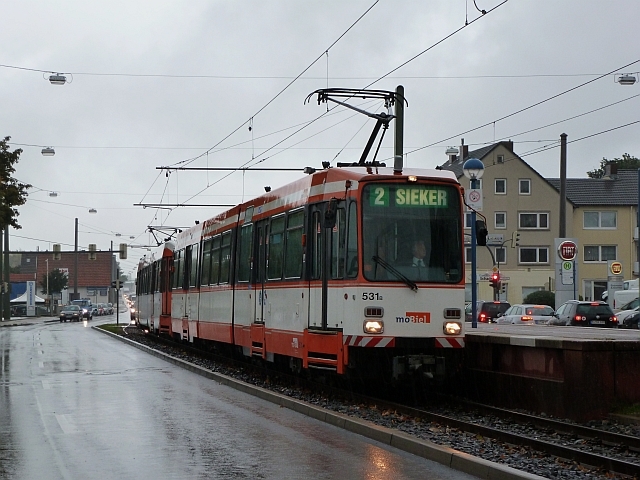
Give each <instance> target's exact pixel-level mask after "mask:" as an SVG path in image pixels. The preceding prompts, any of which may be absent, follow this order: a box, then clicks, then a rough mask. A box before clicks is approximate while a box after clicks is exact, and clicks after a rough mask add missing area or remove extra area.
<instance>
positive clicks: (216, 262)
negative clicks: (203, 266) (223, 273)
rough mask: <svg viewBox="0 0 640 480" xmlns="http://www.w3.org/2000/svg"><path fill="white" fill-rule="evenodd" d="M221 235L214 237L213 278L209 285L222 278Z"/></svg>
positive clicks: (212, 246) (212, 254)
mask: <svg viewBox="0 0 640 480" xmlns="http://www.w3.org/2000/svg"><path fill="white" fill-rule="evenodd" d="M220 239H221V237H220V235H218V236H217V237H214V238H213V242H212V244H211V279H210V280H209V285H216V284H217V283H218V280H220Z"/></svg>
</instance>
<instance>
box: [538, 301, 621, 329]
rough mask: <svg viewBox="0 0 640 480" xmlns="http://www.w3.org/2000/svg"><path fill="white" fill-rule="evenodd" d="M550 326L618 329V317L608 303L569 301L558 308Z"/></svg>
mask: <svg viewBox="0 0 640 480" xmlns="http://www.w3.org/2000/svg"><path fill="white" fill-rule="evenodd" d="M549 324H550V325H573V326H584V327H617V326H618V317H616V316H615V314H614V313H613V310H611V307H610V306H609V304H608V303H605V302H580V301H578V300H569V301H568V302H565V303H563V304H562V305H560V307H558V310H556V313H555V314H554V316H553V319H552V320H550V321H549Z"/></svg>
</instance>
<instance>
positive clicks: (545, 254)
mask: <svg viewBox="0 0 640 480" xmlns="http://www.w3.org/2000/svg"><path fill="white" fill-rule="evenodd" d="M518 255H519V259H518V262H519V263H528V264H535V263H538V264H540V263H544V264H548V263H549V248H548V247H522V248H520V249H519V250H518Z"/></svg>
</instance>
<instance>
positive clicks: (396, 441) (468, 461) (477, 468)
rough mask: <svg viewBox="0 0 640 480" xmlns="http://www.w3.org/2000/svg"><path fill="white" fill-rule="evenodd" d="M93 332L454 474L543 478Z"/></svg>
mask: <svg viewBox="0 0 640 480" xmlns="http://www.w3.org/2000/svg"><path fill="white" fill-rule="evenodd" d="M91 328H92V329H93V330H98V331H100V332H101V333H104V334H106V335H109V336H111V337H114V338H116V339H118V340H120V341H122V342H125V343H128V344H129V345H131V346H134V347H136V348H138V349H139V350H142V351H145V352H147V353H149V354H151V355H153V356H155V357H158V358H161V359H163V360H165V361H167V362H169V363H173V364H174V365H177V366H180V367H182V368H184V369H186V370H189V371H191V372H193V373H196V374H198V375H201V376H203V377H206V378H209V379H212V380H216V381H217V382H218V383H221V384H222V385H226V386H228V387H231V388H233V389H235V390H238V391H240V392H243V393H247V394H249V395H253V396H254V397H258V398H261V399H262V400H266V401H268V402H271V403H274V404H276V405H279V406H281V407H285V408H288V409H290V410H293V411H295V412H298V413H301V414H302V415H306V416H308V417H311V418H314V419H316V420H319V421H321V422H324V423H328V424H329V425H333V426H335V427H338V428H342V429H344V430H347V431H349V432H352V433H355V434H358V435H362V436H363V437H366V438H369V439H371V440H375V441H377V442H380V443H383V444H385V445H389V446H392V447H394V448H397V449H398V450H402V451H404V452H407V453H410V454H412V455H416V456H419V457H422V458H425V459H427V460H431V461H433V462H436V463H440V464H442V465H445V466H447V467H449V468H452V469H454V470H458V471H461V472H464V473H467V474H469V475H473V476H475V477H478V478H484V479H487V480H512V479H513V480H515V479H526V480H534V479H543V478H544V477H541V476H538V475H535V474H532V473H527V472H523V471H522V470H517V469H515V468H511V467H508V466H506V465H502V464H499V463H494V462H490V461H489V460H484V459H482V458H479V457H474V456H473V455H470V454H468V453H464V452H460V451H458V450H454V449H453V448H450V447H443V446H441V445H437V444H435V443H432V442H429V441H428V440H421V439H419V438H416V437H413V436H411V435H409V434H407V433H404V432H400V431H398V430H394V429H392V428H387V427H382V426H379V425H375V424H374V423H371V422H369V421H367V420H362V419H359V418H355V417H350V416H348V415H344V414H342V413H337V412H332V411H330V410H326V409H324V408H321V407H317V406H315V405H311V404H309V403H306V402H302V401H300V400H295V399H293V398H291V397H287V396H286V395H282V394H280V393H276V392H272V391H271V390H267V389H264V388H262V387H258V386H256V385H252V384H250V383H246V382H243V381H241V380H237V379H235V378H232V377H228V376H226V375H222V374H220V373H215V372H212V371H210V370H206V369H205V368H202V367H200V366H198V365H195V364H193V363H190V362H187V361H185V360H180V359H177V358H173V357H170V356H168V355H165V354H164V353H162V352H160V351H158V350H155V349H153V348H151V347H147V346H146V345H142V344H140V343H137V342H134V341H133V340H129V339H128V338H126V337H123V336H122V335H116V334H115V333H111V332H109V331H107V330H104V329H102V328H99V327H98V326H92V327H91Z"/></svg>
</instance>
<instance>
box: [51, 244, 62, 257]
mask: <svg viewBox="0 0 640 480" xmlns="http://www.w3.org/2000/svg"><path fill="white" fill-rule="evenodd" d="M61 258H62V254H61V253H60V244H59V243H54V244H53V259H54V260H60V259H61Z"/></svg>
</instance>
